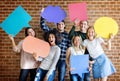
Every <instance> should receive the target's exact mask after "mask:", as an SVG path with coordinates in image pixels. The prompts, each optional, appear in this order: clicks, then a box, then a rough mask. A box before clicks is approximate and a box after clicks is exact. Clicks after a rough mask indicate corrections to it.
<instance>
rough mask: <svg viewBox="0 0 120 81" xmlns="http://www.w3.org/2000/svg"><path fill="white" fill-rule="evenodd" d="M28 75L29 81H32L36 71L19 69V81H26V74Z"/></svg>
mask: <svg viewBox="0 0 120 81" xmlns="http://www.w3.org/2000/svg"><path fill="white" fill-rule="evenodd" d="M29 73H30V81H34V79H35V75H36V69H21V70H20V76H19V81H27V77H28V74H29Z"/></svg>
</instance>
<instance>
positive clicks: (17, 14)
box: [0, 6, 32, 37]
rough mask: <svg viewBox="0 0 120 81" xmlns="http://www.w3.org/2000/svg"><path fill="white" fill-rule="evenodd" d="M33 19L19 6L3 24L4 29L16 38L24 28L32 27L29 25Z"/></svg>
mask: <svg viewBox="0 0 120 81" xmlns="http://www.w3.org/2000/svg"><path fill="white" fill-rule="evenodd" d="M31 19H32V17H31V16H30V15H29V14H28V13H27V12H26V11H25V10H24V9H23V8H22V6H18V7H17V8H16V9H15V10H14V11H13V12H12V13H11V14H10V15H9V16H8V17H7V18H6V19H5V20H4V21H3V22H2V23H1V25H0V26H1V27H2V29H3V30H4V31H5V32H6V33H7V34H11V35H12V36H13V37H14V36H16V35H17V34H18V33H19V32H20V31H21V30H22V28H23V27H30V25H29V24H28V23H29V21H30V20H31Z"/></svg>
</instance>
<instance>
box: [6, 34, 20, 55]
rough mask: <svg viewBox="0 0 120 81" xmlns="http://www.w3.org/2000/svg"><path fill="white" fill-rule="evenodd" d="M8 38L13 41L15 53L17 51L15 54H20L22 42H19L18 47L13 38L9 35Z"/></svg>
mask: <svg viewBox="0 0 120 81" xmlns="http://www.w3.org/2000/svg"><path fill="white" fill-rule="evenodd" d="M8 37H9V38H10V39H11V41H12V46H13V51H15V52H17V53H20V51H21V48H22V41H21V42H19V44H18V45H17V46H16V44H15V40H14V38H13V37H12V36H11V35H9V36H8Z"/></svg>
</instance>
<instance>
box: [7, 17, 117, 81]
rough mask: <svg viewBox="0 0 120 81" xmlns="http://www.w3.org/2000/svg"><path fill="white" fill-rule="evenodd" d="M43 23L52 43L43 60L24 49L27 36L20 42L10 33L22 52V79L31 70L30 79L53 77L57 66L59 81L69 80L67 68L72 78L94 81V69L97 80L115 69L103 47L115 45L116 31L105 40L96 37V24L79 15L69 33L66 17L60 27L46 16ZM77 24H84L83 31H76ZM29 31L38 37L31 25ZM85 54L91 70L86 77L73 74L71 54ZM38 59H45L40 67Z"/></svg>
mask: <svg viewBox="0 0 120 81" xmlns="http://www.w3.org/2000/svg"><path fill="white" fill-rule="evenodd" d="M40 27H41V29H42V30H43V31H44V33H45V35H44V39H45V41H47V42H48V43H49V44H50V52H49V55H48V56H47V57H46V58H42V60H41V58H40V57H36V54H29V53H27V52H25V51H24V50H23V49H22V43H23V40H22V41H20V42H19V43H18V45H16V44H15V41H14V38H13V37H12V36H10V35H9V38H10V39H11V40H12V44H13V50H14V51H15V52H18V53H21V70H20V76H19V81H26V80H27V76H28V74H29V73H30V81H53V80H54V78H55V74H56V70H58V81H65V74H66V70H67V71H69V74H70V80H71V81H90V72H91V71H92V74H93V78H94V80H95V81H99V80H100V81H107V77H108V76H109V75H111V74H113V73H115V71H116V70H115V68H114V66H113V64H112V63H111V61H110V60H109V59H108V58H107V56H106V55H105V52H104V50H103V48H102V45H104V46H106V47H108V48H109V49H110V48H111V40H112V39H113V35H112V34H110V39H109V40H108V41H107V42H105V41H104V40H103V39H102V38H101V37H96V33H95V30H94V27H89V25H88V21H87V20H84V21H83V20H82V21H81V20H79V19H75V21H74V25H73V27H72V29H71V30H70V32H69V33H67V32H66V31H65V27H66V26H65V22H64V21H61V22H59V23H57V28H53V27H49V26H48V25H47V24H46V20H45V19H44V18H42V17H41V21H40ZM77 27H80V30H79V31H75V29H76V28H77ZM25 35H26V36H33V37H35V31H34V30H33V29H32V28H31V27H28V28H26V29H25ZM83 54H89V57H90V58H89V60H90V62H89V63H90V67H89V68H88V69H89V72H88V73H83V75H84V77H80V76H79V75H78V74H71V73H70V71H71V70H73V69H72V67H71V66H70V55H83ZM39 58H40V60H39ZM37 61H41V64H40V65H39V67H37ZM78 63H79V62H78ZM37 68H38V69H37Z"/></svg>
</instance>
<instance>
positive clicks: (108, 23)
mask: <svg viewBox="0 0 120 81" xmlns="http://www.w3.org/2000/svg"><path fill="white" fill-rule="evenodd" d="M94 28H95V32H96V33H97V35H98V36H101V37H103V38H109V35H110V33H112V34H113V35H116V34H117V32H118V24H117V23H116V21H115V20H114V19H112V18H110V17H100V18H98V19H97V20H96V21H95V24H94Z"/></svg>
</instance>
